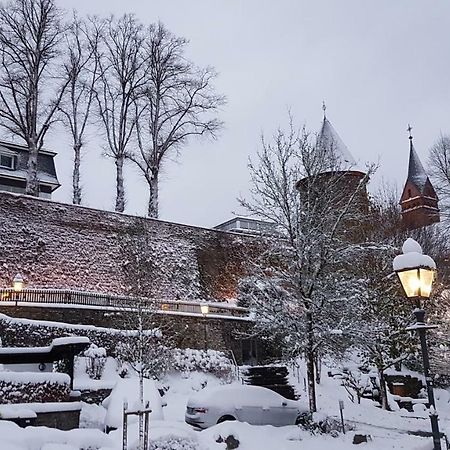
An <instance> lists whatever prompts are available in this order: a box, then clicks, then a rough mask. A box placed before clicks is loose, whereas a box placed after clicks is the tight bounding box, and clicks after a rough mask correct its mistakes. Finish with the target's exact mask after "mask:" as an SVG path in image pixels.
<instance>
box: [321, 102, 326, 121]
mask: <svg viewBox="0 0 450 450" xmlns="http://www.w3.org/2000/svg"><path fill="white" fill-rule="evenodd" d="M322 109H323V118H324V119H326V118H327V105H326V104H325V100H323V101H322Z"/></svg>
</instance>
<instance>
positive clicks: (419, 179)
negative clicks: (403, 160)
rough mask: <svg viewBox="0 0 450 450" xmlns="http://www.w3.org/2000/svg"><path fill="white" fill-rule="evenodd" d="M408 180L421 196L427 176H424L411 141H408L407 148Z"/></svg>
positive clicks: (423, 170) (424, 173)
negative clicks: (408, 145)
mask: <svg viewBox="0 0 450 450" xmlns="http://www.w3.org/2000/svg"><path fill="white" fill-rule="evenodd" d="M408 180H409V181H411V182H412V183H413V184H414V185H415V186H416V187H417V188H418V189H419V191H420V193H421V194H423V192H424V190H425V185H426V182H427V180H428V175H427V174H426V172H425V169H424V167H423V165H422V162H421V161H420V158H419V155H418V154H417V152H416V149H415V148H414V144H413V142H412V139H411V140H410V147H409V165H408Z"/></svg>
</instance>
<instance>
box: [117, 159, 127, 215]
mask: <svg viewBox="0 0 450 450" xmlns="http://www.w3.org/2000/svg"><path fill="white" fill-rule="evenodd" d="M124 161H125V158H124V157H123V156H119V157H117V158H116V208H115V211H116V212H121V213H122V212H123V211H124V210H125V187H124V182H123V163H124Z"/></svg>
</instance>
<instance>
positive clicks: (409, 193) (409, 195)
mask: <svg viewBox="0 0 450 450" xmlns="http://www.w3.org/2000/svg"><path fill="white" fill-rule="evenodd" d="M408 197H409V198H411V197H412V194H411V189H408Z"/></svg>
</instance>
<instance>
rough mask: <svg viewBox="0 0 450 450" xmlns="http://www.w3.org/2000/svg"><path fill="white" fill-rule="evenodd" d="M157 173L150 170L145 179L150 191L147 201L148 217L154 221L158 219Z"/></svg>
mask: <svg viewBox="0 0 450 450" xmlns="http://www.w3.org/2000/svg"><path fill="white" fill-rule="evenodd" d="M158 178H159V173H158V171H157V170H152V172H151V175H150V177H148V178H147V182H148V187H149V191H150V197H149V200H148V217H152V218H154V219H157V218H158V214H159V204H158V196H159V186H158Z"/></svg>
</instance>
